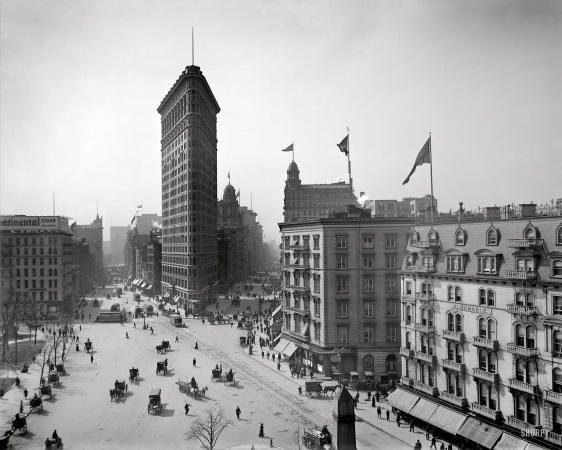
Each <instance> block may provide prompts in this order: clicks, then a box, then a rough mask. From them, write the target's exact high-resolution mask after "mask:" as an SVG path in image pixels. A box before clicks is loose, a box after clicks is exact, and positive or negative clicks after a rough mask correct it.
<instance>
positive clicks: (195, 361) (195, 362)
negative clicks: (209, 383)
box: [193, 358, 197, 367]
mask: <svg viewBox="0 0 562 450" xmlns="http://www.w3.org/2000/svg"><path fill="white" fill-rule="evenodd" d="M196 364H197V360H196V359H195V358H193V367H195V365H196Z"/></svg>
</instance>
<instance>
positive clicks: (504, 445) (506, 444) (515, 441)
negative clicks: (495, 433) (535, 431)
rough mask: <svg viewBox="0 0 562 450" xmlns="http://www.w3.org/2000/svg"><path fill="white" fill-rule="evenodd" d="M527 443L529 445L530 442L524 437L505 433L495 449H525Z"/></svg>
mask: <svg viewBox="0 0 562 450" xmlns="http://www.w3.org/2000/svg"><path fill="white" fill-rule="evenodd" d="M527 445H529V443H528V442H526V441H524V440H523V439H519V438H518V437H515V436H513V435H512V434H507V433H504V434H502V437H501V439H500V441H499V442H498V443H497V444H496V446H495V447H494V450H525V449H526V448H527Z"/></svg>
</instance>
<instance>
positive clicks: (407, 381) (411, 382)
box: [400, 377, 414, 387]
mask: <svg viewBox="0 0 562 450" xmlns="http://www.w3.org/2000/svg"><path fill="white" fill-rule="evenodd" d="M400 383H402V384H404V385H406V386H410V387H413V386H414V380H413V379H412V378H408V377H401V378H400Z"/></svg>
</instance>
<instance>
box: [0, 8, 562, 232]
mask: <svg viewBox="0 0 562 450" xmlns="http://www.w3.org/2000/svg"><path fill="white" fill-rule="evenodd" d="M0 8H1V10H0V13H1V14H0V17H1V19H0V21H1V22H0V30H1V55H0V56H1V79H0V85H1V110H0V114H1V116H0V119H1V136H0V139H1V141H0V144H1V147H0V149H1V161H0V162H1V168H0V170H1V172H0V175H1V181H0V189H1V190H0V211H1V213H2V214H26V215H50V214H52V193H53V192H56V214H58V215H66V216H69V217H72V218H73V219H74V220H77V221H78V223H79V224H86V223H90V222H91V221H92V220H93V219H94V218H95V216H96V201H99V214H100V216H103V218H104V225H105V229H106V234H105V236H106V238H108V237H109V226H111V225H114V226H115V225H127V224H128V223H130V221H131V219H132V218H133V215H134V214H135V211H136V206H137V205H141V204H142V205H143V207H144V208H143V211H144V212H145V213H155V212H157V213H159V214H161V211H162V209H161V182H160V180H161V175H160V116H159V114H158V113H157V112H156V108H157V107H158V105H159V104H160V101H161V100H162V98H163V97H164V95H165V94H166V93H167V92H168V89H169V88H170V86H171V84H172V83H173V82H174V81H175V80H176V79H177V78H178V76H179V74H180V73H181V71H182V70H183V69H184V67H185V66H187V65H190V64H191V27H194V28H195V64H196V65H198V66H200V67H201V70H202V71H203V74H204V75H205V77H206V78H207V81H208V82H209V84H210V86H211V89H212V90H213V92H214V94H215V97H216V99H217V101H218V103H219V105H220V107H221V112H220V113H219V115H218V193H219V195H220V196H221V197H222V192H223V189H224V187H225V186H226V184H227V183H228V178H227V173H228V171H229V170H230V173H231V181H232V184H233V186H234V187H235V188H236V189H237V190H238V189H240V190H241V203H242V205H246V206H250V198H251V197H252V206H253V209H254V210H255V211H256V212H257V213H258V214H259V220H260V222H261V223H262V224H263V226H264V232H265V234H266V239H272V238H276V239H278V227H277V223H278V222H280V221H282V218H283V188H284V182H285V179H286V176H287V174H286V170H287V167H288V165H289V163H290V161H291V154H290V153H282V152H281V149H283V148H285V147H287V146H288V145H289V144H291V143H292V142H293V141H294V144H295V162H296V163H297V164H298V166H299V169H300V175H301V180H302V181H303V183H332V182H335V181H337V180H338V179H339V178H340V177H343V178H345V179H346V180H347V160H346V158H345V155H344V154H343V153H341V152H340V151H339V150H338V148H337V146H336V144H337V143H339V142H340V141H341V140H342V139H343V138H344V137H345V135H346V127H349V128H350V129H351V142H350V145H351V153H350V155H351V166H352V169H351V170H352V177H353V179H354V187H355V191H356V194H357V195H359V192H360V191H365V192H366V193H367V195H368V196H369V198H371V199H397V198H402V197H407V196H423V195H425V194H428V193H429V192H430V176H429V165H424V166H422V167H419V168H418V170H417V171H416V173H415V174H414V175H413V176H412V178H411V180H410V183H408V184H406V185H404V186H402V181H403V180H404V179H405V178H406V176H407V175H408V172H409V171H410V169H411V167H412V165H413V163H414V160H415V158H416V155H417V153H418V151H419V150H420V148H421V147H422V145H423V144H424V142H425V141H426V139H427V137H428V134H429V132H431V133H432V136H433V137H432V144H433V145H432V150H433V159H434V164H433V176H434V193H435V196H436V197H437V199H438V201H439V207H440V209H441V210H449V209H450V208H452V209H457V208H458V202H459V201H462V202H464V205H465V207H466V208H467V209H473V208H476V207H478V206H493V205H503V204H508V203H516V204H517V203H527V202H530V201H534V202H535V203H542V202H547V201H550V200H551V199H553V198H554V199H556V198H560V197H562V188H561V185H562V182H561V179H562V163H561V160H562V81H561V80H562V2H556V1H552V2H550V1H489V0H486V1H481V2H478V1H460V0H454V1H438V0H427V1H374V0H373V1H343V0H342V1H326V0H322V1H257V0H246V1H242V0H241V1H171V0H159V1H104V0H101V1H100V0H97V1H76V0H72V1H70V0H67V1H53V0H49V1H25V0H23V1H22V0H2V1H1V2H0Z"/></svg>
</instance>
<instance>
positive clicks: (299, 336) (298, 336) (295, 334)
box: [283, 329, 310, 342]
mask: <svg viewBox="0 0 562 450" xmlns="http://www.w3.org/2000/svg"><path fill="white" fill-rule="evenodd" d="M283 332H284V333H287V334H288V335H289V336H292V337H294V338H296V339H298V340H300V341H305V342H309V341H310V336H305V335H304V334H301V333H300V332H297V331H291V330H286V329H285V330H283Z"/></svg>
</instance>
